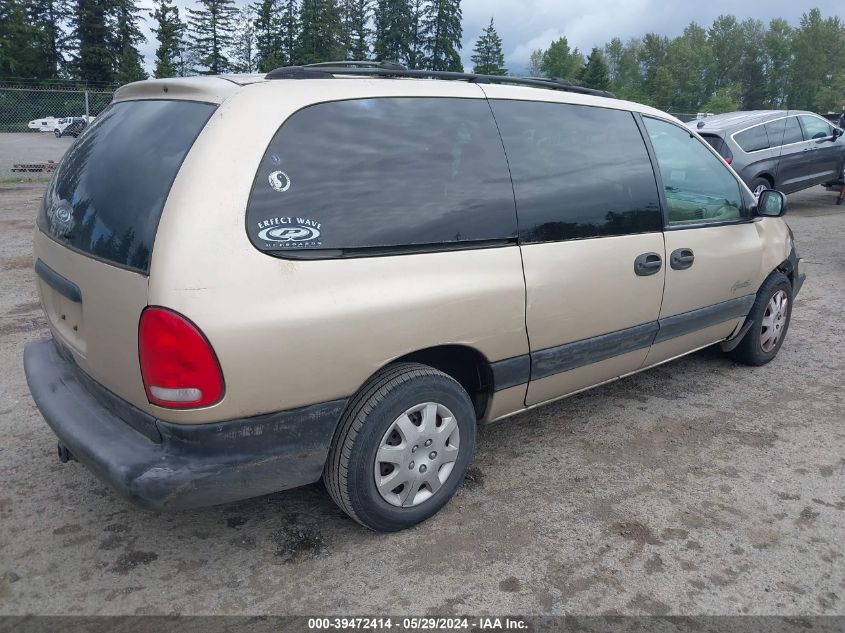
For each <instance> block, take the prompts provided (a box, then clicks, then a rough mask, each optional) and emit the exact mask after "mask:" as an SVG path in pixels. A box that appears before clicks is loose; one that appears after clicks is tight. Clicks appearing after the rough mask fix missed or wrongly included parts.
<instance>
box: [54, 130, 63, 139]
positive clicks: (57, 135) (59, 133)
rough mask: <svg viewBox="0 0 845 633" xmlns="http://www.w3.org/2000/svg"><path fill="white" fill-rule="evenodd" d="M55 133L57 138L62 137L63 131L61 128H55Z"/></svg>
mask: <svg viewBox="0 0 845 633" xmlns="http://www.w3.org/2000/svg"><path fill="white" fill-rule="evenodd" d="M53 135H54V136H55V137H56V138H62V131H61V130H53Z"/></svg>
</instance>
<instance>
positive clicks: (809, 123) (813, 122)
mask: <svg viewBox="0 0 845 633" xmlns="http://www.w3.org/2000/svg"><path fill="white" fill-rule="evenodd" d="M798 118H799V119H801V125H802V127H803V128H804V136H805V137H806V138H807V139H808V140H809V139H820V138H827V137H828V136H832V135H833V127H832V126H831V125H830V123H828V122H827V121H824V120H822V119H820V118H819V117H815V116H812V115H809V114H802V115H801V116H799V117H798Z"/></svg>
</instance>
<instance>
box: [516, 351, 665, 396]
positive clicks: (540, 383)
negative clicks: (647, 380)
mask: <svg viewBox="0 0 845 633" xmlns="http://www.w3.org/2000/svg"><path fill="white" fill-rule="evenodd" d="M647 353H648V348H645V349H641V350H636V351H633V352H628V353H627V354H622V355H621V356H616V357H614V358H608V359H607V360H602V361H599V362H598V363H592V364H591V365H585V366H584V367H578V368H576V369H570V370H569V371H565V372H563V373H561V374H555V375H554V376H548V377H546V378H541V379H540V380H533V381H531V384H530V385H529V386H528V398H527V399H526V403H527V404H529V405H535V404H540V403H542V402H546V401H549V400H556V399H558V398H561V397H563V396H567V395H572V394H574V393H576V392H578V391H583V390H584V389H587V388H589V387H593V386H595V385H599V384H601V383H604V382H607V381H608V380H613V379H614V378H619V377H620V376H623V375H625V374H630V373H632V372H635V371H637V370H638V369H640V368H641V367H642V365H643V362H644V361H645V358H646V354H647Z"/></svg>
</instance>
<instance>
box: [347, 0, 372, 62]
mask: <svg viewBox="0 0 845 633" xmlns="http://www.w3.org/2000/svg"><path fill="white" fill-rule="evenodd" d="M371 11H372V2H371V0H344V2H343V6H342V7H341V23H342V32H343V36H342V40H343V47H344V49H345V50H346V59H352V60H362V59H367V58H368V57H369V55H370V44H369V39H370V27H369V23H370V13H371Z"/></svg>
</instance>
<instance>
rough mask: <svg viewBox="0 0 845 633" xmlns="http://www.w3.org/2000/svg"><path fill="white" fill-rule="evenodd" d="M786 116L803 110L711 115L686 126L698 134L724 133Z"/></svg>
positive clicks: (753, 111) (755, 111)
mask: <svg viewBox="0 0 845 633" xmlns="http://www.w3.org/2000/svg"><path fill="white" fill-rule="evenodd" d="M787 114H805V112H804V111H803V110H744V111H741V112H725V113H724V114H713V115H710V116H708V117H704V118H703V119H698V120H695V121H690V122H688V123H687V125H688V126H689V127H690V128H692V129H694V130H695V131H696V132H698V133H699V134H706V133H707V132H725V131H732V130H735V129H739V128H743V127H748V126H749V125H754V124H755V123H763V122H765V121H769V120H771V119H776V118H778V117H782V116H786V115H787Z"/></svg>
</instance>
